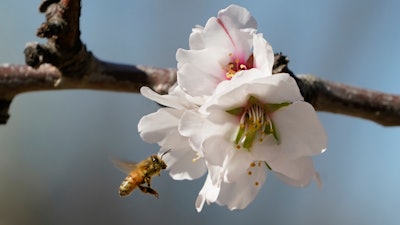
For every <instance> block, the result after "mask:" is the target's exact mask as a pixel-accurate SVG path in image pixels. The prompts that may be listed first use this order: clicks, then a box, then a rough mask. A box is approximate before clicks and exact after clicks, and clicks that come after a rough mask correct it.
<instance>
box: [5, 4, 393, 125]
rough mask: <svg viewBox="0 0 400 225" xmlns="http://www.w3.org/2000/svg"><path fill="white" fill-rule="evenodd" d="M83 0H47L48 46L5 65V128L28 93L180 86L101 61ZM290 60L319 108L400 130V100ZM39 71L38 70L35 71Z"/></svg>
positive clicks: (44, 30) (169, 73) (170, 75)
mask: <svg viewBox="0 0 400 225" xmlns="http://www.w3.org/2000/svg"><path fill="white" fill-rule="evenodd" d="M80 8H81V5H80V0H44V1H43V2H42V3H41V5H40V7H39V10H40V12H42V13H45V14H46V21H45V22H44V23H43V24H42V25H41V26H40V27H39V29H38V31H37V35H38V36H39V37H42V38H47V39H48V42H47V43H46V44H38V43H29V44H28V45H27V47H26V48H25V51H24V53H25V61H26V63H27V64H28V66H26V65H9V64H3V65H0V124H5V123H6V122H7V119H8V118H9V115H8V108H9V105H10V103H11V101H12V99H13V98H14V97H15V96H16V95H18V94H20V93H24V92H29V91H39V90H61V89H94V90H107V91H121V92H133V93H138V92H139V89H140V87H142V86H149V87H150V88H152V89H153V90H155V91H156V92H158V93H160V94H165V93H167V92H168V89H169V88H170V87H171V86H172V85H173V84H175V82H176V70H175V69H165V68H155V67H147V66H134V65H122V64H116V63H111V62H106V61H102V60H100V59H98V58H96V57H95V56H94V55H93V54H92V53H91V52H90V51H87V50H86V47H85V45H84V44H83V43H82V42H81V40H80V30H79V17H80ZM288 63H289V61H288V59H287V58H286V57H285V56H283V55H282V54H276V56H275V63H274V68H273V73H281V72H284V73H289V74H291V76H292V77H293V78H295V79H296V82H297V84H298V86H299V88H300V91H301V93H302V95H303V96H304V99H305V101H307V102H309V103H311V104H312V105H313V106H314V107H315V109H316V110H319V111H326V112H333V113H340V114H345V115H350V116H355V117H360V118H364V119H368V120H372V121H374V122H376V123H379V124H381V125H384V126H400V96H399V95H390V94H385V93H381V92H376V91H370V90H365V89H362V88H356V87H351V86H348V85H344V84H340V83H335V82H331V81H326V80H322V79H319V78H316V77H314V76H311V75H303V76H299V77H297V76H295V75H294V74H293V73H292V71H290V70H289V69H288V67H287V65H288ZM34 68H36V69H34Z"/></svg>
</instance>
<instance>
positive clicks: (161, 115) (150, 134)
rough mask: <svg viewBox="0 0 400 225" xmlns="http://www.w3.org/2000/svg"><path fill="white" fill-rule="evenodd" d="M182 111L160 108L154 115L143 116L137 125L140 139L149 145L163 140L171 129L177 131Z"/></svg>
mask: <svg viewBox="0 0 400 225" xmlns="http://www.w3.org/2000/svg"><path fill="white" fill-rule="evenodd" d="M182 113H183V110H177V109H171V108H162V109H159V110H157V112H155V113H151V114H149V115H146V116H143V117H142V118H141V119H140V121H139V124H138V131H139V132H140V136H141V138H142V139H143V140H144V141H146V142H149V143H158V142H160V141H162V140H163V139H165V137H166V135H167V134H168V133H169V132H170V131H171V129H177V127H178V122H179V118H180V116H181V115H182Z"/></svg>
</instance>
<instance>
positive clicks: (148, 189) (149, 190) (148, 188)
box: [139, 185, 158, 198]
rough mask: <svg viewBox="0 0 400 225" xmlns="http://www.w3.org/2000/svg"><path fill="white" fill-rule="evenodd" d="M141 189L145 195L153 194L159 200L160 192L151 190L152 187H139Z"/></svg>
mask: <svg viewBox="0 0 400 225" xmlns="http://www.w3.org/2000/svg"><path fill="white" fill-rule="evenodd" d="M139 189H140V190H141V191H142V192H143V193H146V194H152V195H154V197H156V198H158V192H157V191H156V190H154V189H153V188H151V187H150V186H147V187H145V186H142V185H139Z"/></svg>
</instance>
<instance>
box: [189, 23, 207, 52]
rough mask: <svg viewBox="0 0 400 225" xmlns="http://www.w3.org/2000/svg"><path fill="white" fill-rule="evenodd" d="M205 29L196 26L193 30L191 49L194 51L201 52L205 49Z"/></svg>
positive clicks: (190, 42) (190, 40)
mask: <svg viewBox="0 0 400 225" xmlns="http://www.w3.org/2000/svg"><path fill="white" fill-rule="evenodd" d="M203 30H204V27H202V26H196V27H194V28H193V29H192V33H191V34H190V36H189V47H190V49H192V50H200V49H203V48H205V45H204V39H203Z"/></svg>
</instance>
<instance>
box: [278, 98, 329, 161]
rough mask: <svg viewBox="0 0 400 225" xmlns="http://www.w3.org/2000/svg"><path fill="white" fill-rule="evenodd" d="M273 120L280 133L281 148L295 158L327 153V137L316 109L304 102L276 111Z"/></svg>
mask: <svg viewBox="0 0 400 225" xmlns="http://www.w3.org/2000/svg"><path fill="white" fill-rule="evenodd" d="M272 120H273V122H274V124H275V126H276V129H277V131H278V133H279V136H280V139H281V144H280V148H281V149H282V151H285V153H288V154H292V156H293V157H299V156H303V155H306V156H311V155H315V154H320V153H322V152H324V151H325V149H326V146H327V136H326V133H325V131H324V128H323V127H322V125H321V123H320V121H319V119H318V117H317V114H316V112H315V110H314V108H313V107H312V106H311V105H310V104H308V103H306V102H302V101H297V102H294V103H293V104H291V105H289V106H286V107H282V108H280V109H279V110H277V111H275V113H274V114H273V115H272Z"/></svg>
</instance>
